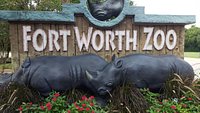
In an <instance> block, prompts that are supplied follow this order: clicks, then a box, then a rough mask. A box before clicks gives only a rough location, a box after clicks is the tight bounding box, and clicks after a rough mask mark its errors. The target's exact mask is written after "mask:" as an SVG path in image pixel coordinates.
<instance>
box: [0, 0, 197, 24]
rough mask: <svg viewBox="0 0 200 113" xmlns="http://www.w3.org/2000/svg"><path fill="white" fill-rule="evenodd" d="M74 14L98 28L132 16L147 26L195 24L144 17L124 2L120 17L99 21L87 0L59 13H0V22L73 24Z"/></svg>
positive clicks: (181, 18)
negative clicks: (92, 13)
mask: <svg viewBox="0 0 200 113" xmlns="http://www.w3.org/2000/svg"><path fill="white" fill-rule="evenodd" d="M75 14H84V15H85V16H86V18H87V19H88V20H89V21H90V22H91V23H92V24H94V25H96V26H99V27H112V26H114V25H116V24H118V23H120V22H121V21H122V20H123V19H124V18H125V16H133V19H134V22H135V23H136V24H137V23H144V24H146V23H149V24H158V23H159V24H183V25H186V24H191V23H195V22H196V18H195V16H194V15H145V14H144V7H138V6H129V2H128V0H125V3H124V8H123V10H122V12H121V13H120V15H119V16H118V17H116V18H115V19H113V20H110V21H99V20H97V19H95V18H94V17H93V16H92V15H91V14H90V12H89V10H88V7H87V0H81V3H80V4H64V5H63V10H62V11H61V12H51V11H0V20H2V21H44V22H46V21H50V22H75Z"/></svg>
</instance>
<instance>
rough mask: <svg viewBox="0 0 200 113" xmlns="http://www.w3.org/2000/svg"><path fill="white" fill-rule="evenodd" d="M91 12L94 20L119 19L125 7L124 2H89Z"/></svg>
mask: <svg viewBox="0 0 200 113" xmlns="http://www.w3.org/2000/svg"><path fill="white" fill-rule="evenodd" d="M88 6H89V10H90V12H91V14H92V16H94V18H96V19H98V20H101V21H105V20H108V19H112V18H115V17H117V16H118V15H119V14H120V13H121V11H122V9H123V6H124V0H103V1H100V0H88Z"/></svg>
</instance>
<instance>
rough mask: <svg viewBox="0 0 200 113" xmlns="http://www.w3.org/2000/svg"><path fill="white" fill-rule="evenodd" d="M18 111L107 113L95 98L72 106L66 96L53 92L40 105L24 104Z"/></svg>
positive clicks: (83, 97) (84, 98)
mask: <svg viewBox="0 0 200 113" xmlns="http://www.w3.org/2000/svg"><path fill="white" fill-rule="evenodd" d="M17 111H22V112H28V113H105V111H104V110H103V109H101V108H100V107H99V106H98V105H97V103H96V101H95V99H94V96H90V97H89V98H87V97H86V96H82V99H81V100H79V101H76V102H74V103H73V104H70V103H68V102H67V98H66V96H61V95H60V93H57V92H52V93H51V94H50V95H49V97H47V98H46V99H44V102H42V103H40V104H33V103H32V102H29V103H23V104H22V105H21V106H20V107H19V108H18V109H17Z"/></svg>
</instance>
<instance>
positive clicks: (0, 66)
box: [0, 63, 12, 69]
mask: <svg viewBox="0 0 200 113" xmlns="http://www.w3.org/2000/svg"><path fill="white" fill-rule="evenodd" d="M0 69H12V64H11V63H6V64H0Z"/></svg>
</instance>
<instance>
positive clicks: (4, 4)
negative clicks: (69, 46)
mask: <svg viewBox="0 0 200 113" xmlns="http://www.w3.org/2000/svg"><path fill="white" fill-rule="evenodd" d="M64 1H65V2H68V1H70V3H79V2H80V0H1V5H0V10H34V11H35V10H39V11H59V10H61V8H62V7H61V6H62V2H64ZM9 52H10V40H9V24H8V23H7V22H0V58H2V57H5V56H6V58H8V55H9ZM0 63H1V61H0Z"/></svg>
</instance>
